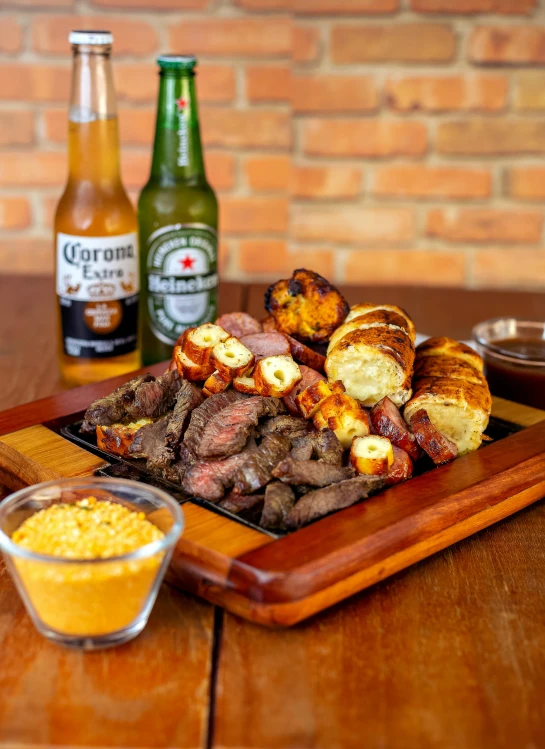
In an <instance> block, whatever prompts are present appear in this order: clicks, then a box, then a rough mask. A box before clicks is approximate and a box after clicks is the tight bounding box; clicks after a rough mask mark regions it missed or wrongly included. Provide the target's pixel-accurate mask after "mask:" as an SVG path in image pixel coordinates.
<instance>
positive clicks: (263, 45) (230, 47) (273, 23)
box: [170, 16, 291, 57]
mask: <svg viewBox="0 0 545 749" xmlns="http://www.w3.org/2000/svg"><path fill="white" fill-rule="evenodd" d="M170 47H171V49H172V51H174V52H183V51H186V50H188V49H191V50H192V51H193V52H196V53H197V54H201V55H215V56H226V55H227V56H230V57H289V55H290V51H291V28H290V22H289V19H288V18H278V17H276V16H273V17H270V18H213V17H210V18H207V19H202V20H197V19H190V18H187V19H186V18H184V20H183V21H182V22H181V23H179V24H174V25H171V26H170Z"/></svg>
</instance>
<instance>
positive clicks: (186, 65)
mask: <svg viewBox="0 0 545 749" xmlns="http://www.w3.org/2000/svg"><path fill="white" fill-rule="evenodd" d="M157 64H158V65H159V67H160V68H162V69H163V70H193V68H194V67H195V66H196V65H197V58H196V57H195V55H161V56H160V57H158V58H157Z"/></svg>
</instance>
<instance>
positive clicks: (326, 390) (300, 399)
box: [295, 380, 344, 419]
mask: <svg viewBox="0 0 545 749" xmlns="http://www.w3.org/2000/svg"><path fill="white" fill-rule="evenodd" d="M333 393H344V385H343V384H342V382H340V380H339V381H338V382H326V381H325V380H317V381H316V382H313V383H312V385H309V386H308V388H306V390H303V392H302V393H299V395H297V396H296V397H295V401H296V403H297V406H298V408H299V411H300V412H301V414H302V416H304V417H305V419H311V418H312V417H313V416H314V414H315V413H316V411H317V410H318V409H319V408H320V406H321V404H322V403H323V402H324V401H325V399H326V398H329V396H330V395H333Z"/></svg>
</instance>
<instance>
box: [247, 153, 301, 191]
mask: <svg viewBox="0 0 545 749" xmlns="http://www.w3.org/2000/svg"><path fill="white" fill-rule="evenodd" d="M244 172H245V175H246V181H247V183H248V185H249V186H250V187H251V188H252V190H259V191H260V192H287V190H288V188H289V183H290V174H291V159H290V157H289V156H283V155H274V156H273V155H271V156H251V157H250V158H248V159H246V161H245V163H244Z"/></svg>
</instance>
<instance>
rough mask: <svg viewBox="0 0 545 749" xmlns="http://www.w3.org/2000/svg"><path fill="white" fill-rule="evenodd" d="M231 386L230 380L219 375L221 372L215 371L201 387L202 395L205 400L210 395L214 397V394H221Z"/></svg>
mask: <svg viewBox="0 0 545 749" xmlns="http://www.w3.org/2000/svg"><path fill="white" fill-rule="evenodd" d="M230 384H231V379H230V378H225V377H223V375H222V374H221V372H218V370H217V369H216V371H215V372H212V374H211V375H210V377H208V378H207V379H206V381H205V383H204V385H203V386H202V394H203V395H204V397H205V398H208V397H209V396H211V395H216V393H223V392H224V391H225V390H227V388H228V387H229V385H230Z"/></svg>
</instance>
